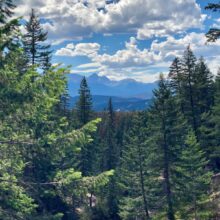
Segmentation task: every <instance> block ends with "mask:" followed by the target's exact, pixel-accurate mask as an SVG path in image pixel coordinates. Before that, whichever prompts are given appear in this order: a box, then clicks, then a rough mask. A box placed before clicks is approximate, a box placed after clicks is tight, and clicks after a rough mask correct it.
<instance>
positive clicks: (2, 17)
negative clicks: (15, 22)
mask: <svg viewBox="0 0 220 220" xmlns="http://www.w3.org/2000/svg"><path fill="white" fill-rule="evenodd" d="M14 8H15V4H14V3H13V0H1V1H0V24H5V23H6V22H7V18H9V17H11V16H12V15H13V9H14Z"/></svg>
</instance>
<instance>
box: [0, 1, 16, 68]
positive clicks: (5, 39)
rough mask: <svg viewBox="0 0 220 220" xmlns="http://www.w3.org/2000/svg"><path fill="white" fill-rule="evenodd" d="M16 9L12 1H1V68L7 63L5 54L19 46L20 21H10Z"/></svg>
mask: <svg viewBox="0 0 220 220" xmlns="http://www.w3.org/2000/svg"><path fill="white" fill-rule="evenodd" d="M14 8H15V4H14V3H13V1H12V0H1V1H0V67H3V65H4V63H5V62H6V61H7V59H6V58H5V54H6V55H7V54H9V53H10V52H11V51H14V50H15V49H18V45H19V37H18V35H19V33H20V31H19V28H18V27H19V20H18V19H11V20H9V19H10V18H11V16H12V15H13V9H14Z"/></svg>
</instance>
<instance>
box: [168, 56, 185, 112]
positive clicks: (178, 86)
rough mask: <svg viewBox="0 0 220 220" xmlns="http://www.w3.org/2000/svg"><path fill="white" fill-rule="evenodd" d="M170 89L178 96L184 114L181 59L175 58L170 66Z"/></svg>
mask: <svg viewBox="0 0 220 220" xmlns="http://www.w3.org/2000/svg"><path fill="white" fill-rule="evenodd" d="M168 76H169V79H170V83H169V84H170V87H171V89H172V91H173V92H174V94H175V95H176V98H177V101H178V104H179V105H180V109H181V112H182V113H184V104H183V102H184V100H182V99H183V79H182V77H183V76H182V69H181V61H180V59H179V58H177V57H176V58H175V59H174V60H173V63H172V64H171V66H170V71H169V75H168Z"/></svg>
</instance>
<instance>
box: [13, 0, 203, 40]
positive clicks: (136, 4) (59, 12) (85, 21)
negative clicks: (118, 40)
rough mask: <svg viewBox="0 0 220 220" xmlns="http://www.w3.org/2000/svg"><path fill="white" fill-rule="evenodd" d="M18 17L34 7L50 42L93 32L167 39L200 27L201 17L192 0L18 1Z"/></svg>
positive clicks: (198, 8)
mask: <svg viewBox="0 0 220 220" xmlns="http://www.w3.org/2000/svg"><path fill="white" fill-rule="evenodd" d="M18 5H19V7H18V8H17V14H18V15H27V14H29V12H30V8H35V9H36V10H37V12H38V13H39V15H40V17H43V18H45V19H46V20H47V21H48V22H46V23H45V24H44V26H45V28H46V29H47V30H48V31H49V36H50V39H52V40H54V41H55V42H57V41H58V42H61V41H64V40H72V39H80V38H82V37H88V36H91V35H92V34H93V33H103V34H113V33H133V34H137V37H138V38H139V39H144V38H148V37H152V36H154V35H156V36H167V35H168V34H171V33H177V32H184V31H185V30H187V29H189V28H195V27H199V28H200V27H202V23H203V20H204V16H203V15H202V14H201V9H200V7H199V6H198V4H197V3H196V1H195V0H166V1H164V0H155V1H153V0H120V1H119V2H117V3H112V4H109V3H107V1H106V0H62V3H61V1H60V0H44V1H42V0H35V1H33V0H18Z"/></svg>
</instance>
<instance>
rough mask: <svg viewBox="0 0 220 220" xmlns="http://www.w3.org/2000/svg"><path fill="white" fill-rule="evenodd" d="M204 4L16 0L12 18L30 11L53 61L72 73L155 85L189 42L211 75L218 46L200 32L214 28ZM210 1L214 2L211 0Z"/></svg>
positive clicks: (219, 58)
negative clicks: (37, 19)
mask: <svg viewBox="0 0 220 220" xmlns="http://www.w3.org/2000/svg"><path fill="white" fill-rule="evenodd" d="M209 2H210V1H205V0H197V1H196V0H166V1H165V0H114V1H110V0H62V1H61V0H18V8H17V9H16V11H17V15H23V16H24V18H25V19H27V18H28V14H29V13H30V8H34V9H35V10H36V12H37V14H38V15H39V17H40V18H41V19H42V21H44V22H42V25H43V26H44V28H45V29H46V30H48V33H49V34H48V36H49V38H48V39H49V41H50V43H51V44H52V47H53V50H54V56H53V62H54V63H63V65H72V68H71V72H72V74H83V75H91V74H93V73H97V74H99V75H105V76H107V77H109V78H112V79H115V80H120V79H124V78H133V79H136V80H138V81H144V82H152V81H155V80H156V79H157V77H158V74H159V73H160V72H164V73H167V71H168V68H169V66H170V63H171V61H172V60H173V58H174V57H175V56H181V55H182V54H183V51H184V49H185V48H186V47H187V46H188V45H189V44H190V45H191V47H192V49H193V51H194V53H195V54H196V55H197V56H198V57H199V56H204V57H205V59H206V60H207V64H208V66H209V68H210V69H211V70H212V71H213V73H215V74H216V72H217V69H218V67H219V63H220V42H219V41H217V42H216V43H214V44H208V45H207V44H206V38H205V36H204V33H205V32H207V30H208V29H209V27H220V16H219V14H218V13H211V12H209V11H205V10H204V7H205V5H206V4H207V3H209ZM211 2H216V3H217V2H218V0H216V1H215V0H212V1H211Z"/></svg>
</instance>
